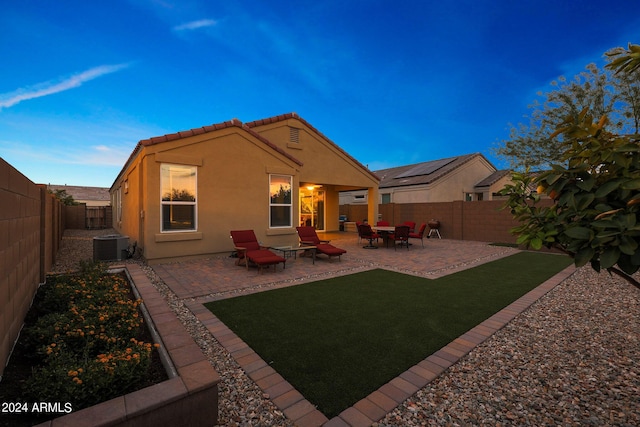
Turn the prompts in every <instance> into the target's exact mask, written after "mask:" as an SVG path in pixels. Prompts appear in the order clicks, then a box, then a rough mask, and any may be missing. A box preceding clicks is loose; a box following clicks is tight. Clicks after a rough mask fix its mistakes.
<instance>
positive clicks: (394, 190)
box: [340, 153, 510, 205]
mask: <svg viewBox="0 0 640 427" xmlns="http://www.w3.org/2000/svg"><path fill="white" fill-rule="evenodd" d="M374 173H375V174H376V175H378V176H379V177H380V186H379V198H378V200H376V201H377V202H378V203H380V204H386V203H427V202H452V201H456V200H466V201H471V200H491V199H493V197H494V194H495V193H496V192H497V191H498V190H499V189H501V188H502V187H503V186H504V184H505V183H506V182H508V180H509V179H510V177H509V172H508V171H498V170H496V168H495V167H494V166H493V165H492V164H491V162H489V161H488V160H487V159H486V158H485V157H484V156H483V155H482V154H480V153H474V154H467V155H463V156H456V157H449V158H446V159H439V160H431V161H428V162H423V163H417V164H412V165H406V166H398V167H395V168H389V169H382V170H378V171H374ZM359 203H369V196H368V194H367V192H366V191H362V190H360V191H345V192H342V193H340V204H341V205H347V204H359Z"/></svg>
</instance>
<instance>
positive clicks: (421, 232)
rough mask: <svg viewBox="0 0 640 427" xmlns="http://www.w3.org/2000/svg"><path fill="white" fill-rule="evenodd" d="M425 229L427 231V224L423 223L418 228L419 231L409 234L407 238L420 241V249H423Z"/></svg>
mask: <svg viewBox="0 0 640 427" xmlns="http://www.w3.org/2000/svg"><path fill="white" fill-rule="evenodd" d="M426 229H427V224H425V223H423V224H422V225H421V226H420V230H419V231H418V232H417V233H412V232H409V238H410V239H420V242H422V247H423V248H424V231H425V230H426Z"/></svg>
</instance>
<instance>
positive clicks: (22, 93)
mask: <svg viewBox="0 0 640 427" xmlns="http://www.w3.org/2000/svg"><path fill="white" fill-rule="evenodd" d="M128 66H129V64H116V65H101V66H99V67H94V68H91V69H89V70H86V71H83V72H81V73H78V74H74V75H72V76H71V77H68V78H65V79H63V80H61V81H48V82H44V83H38V84H36V85H33V86H28V87H25V88H21V89H18V90H16V91H13V92H9V93H5V94H0V109H2V108H8V107H11V106H13V105H16V104H18V103H20V102H22V101H27V100H29V99H35V98H40V97H43V96H47V95H53V94H56V93H59V92H64V91H66V90H69V89H73V88H76V87H80V86H82V84H83V83H85V82H88V81H90V80H93V79H96V78H98V77H101V76H104V75H106V74H111V73H115V72H117V71H120V70H122V69H123V68H127V67H128Z"/></svg>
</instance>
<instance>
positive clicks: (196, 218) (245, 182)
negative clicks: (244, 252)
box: [110, 113, 379, 263]
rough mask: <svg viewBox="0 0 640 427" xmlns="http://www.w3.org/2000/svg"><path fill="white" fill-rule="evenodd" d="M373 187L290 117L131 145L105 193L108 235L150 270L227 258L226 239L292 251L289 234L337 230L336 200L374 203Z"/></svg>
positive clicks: (368, 176)
mask: <svg viewBox="0 0 640 427" xmlns="http://www.w3.org/2000/svg"><path fill="white" fill-rule="evenodd" d="M378 182H379V179H378V177H377V176H376V175H375V174H374V173H373V172H371V171H369V170H368V169H367V168H366V167H364V166H363V165H362V164H360V163H359V162H358V161H357V160H355V159H354V158H353V157H351V156H350V155H349V154H347V153H346V152H345V151H344V150H342V149H341V148H340V147H338V146H337V145H336V144H335V143H333V142H332V141H331V140H329V139H328V138H327V137H326V136H324V135H323V134H322V133H320V132H319V131H318V130H317V129H315V128H314V127H313V126H311V125H310V124H309V123H308V122H306V121H305V120H304V119H302V118H301V117H299V116H298V115H297V114H296V113H289V114H284V115H280V116H277V117H271V118H268V119H263V120H258V121H254V122H250V123H242V122H240V121H239V120H238V119H233V120H231V121H228V122H224V123H219V124H215V125H211V126H205V127H202V128H196V129H191V130H187V131H182V132H177V133H174V134H169V135H163V136H159V137H154V138H150V139H145V140H142V141H140V142H138V144H137V145H136V147H135V149H134V151H133V153H132V154H131V156H130V157H129V159H128V160H127V162H126V164H125V165H124V167H123V168H122V170H121V171H120V173H119V174H118V176H117V178H116V179H115V181H114V183H113V185H112V186H111V188H110V194H111V203H112V206H113V212H114V213H113V227H114V228H115V229H116V230H117V231H118V232H119V233H121V234H123V235H126V236H129V239H130V241H131V242H134V241H135V242H137V245H138V247H140V248H142V251H143V256H144V257H145V259H146V260H147V261H148V262H151V263H154V262H163V261H168V260H174V259H177V258H195V257H204V256H208V255H211V254H215V253H223V252H230V251H232V250H233V244H232V242H231V240H230V239H229V231H230V230H242V229H253V230H254V231H255V233H256V236H257V237H258V240H260V241H261V242H262V243H263V244H265V245H270V246H276V245H287V244H293V243H297V241H298V237H297V233H296V226H299V225H303V224H304V225H306V224H310V225H314V226H315V227H316V229H318V230H319V231H335V230H338V229H339V218H338V217H339V194H340V191H345V190H352V189H363V188H364V189H366V190H365V191H367V192H368V194H369V197H370V198H371V199H372V200H377V198H378V197H377V191H378ZM377 208H378V207H377V204H374V203H371V204H370V205H369V207H368V209H369V210H370V213H371V215H372V216H375V215H377Z"/></svg>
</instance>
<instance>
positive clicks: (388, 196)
mask: <svg viewBox="0 0 640 427" xmlns="http://www.w3.org/2000/svg"><path fill="white" fill-rule="evenodd" d="M388 203H391V193H382V204H383V205H386V204H388Z"/></svg>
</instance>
